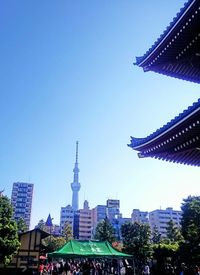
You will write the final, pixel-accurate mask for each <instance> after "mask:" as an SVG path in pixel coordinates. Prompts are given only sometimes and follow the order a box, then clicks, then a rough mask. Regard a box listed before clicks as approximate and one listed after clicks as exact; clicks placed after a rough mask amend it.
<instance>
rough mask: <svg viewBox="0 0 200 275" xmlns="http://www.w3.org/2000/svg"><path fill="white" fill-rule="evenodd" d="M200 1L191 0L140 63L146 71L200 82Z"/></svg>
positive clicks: (137, 63) (141, 58)
mask: <svg viewBox="0 0 200 275" xmlns="http://www.w3.org/2000/svg"><path fill="white" fill-rule="evenodd" d="M199 40H200V2H199V0H189V1H187V2H186V3H185V5H184V7H183V8H182V9H181V10H180V12H179V13H177V15H176V16H175V18H174V19H173V21H172V22H171V23H170V25H169V26H168V27H167V28H166V30H165V31H164V32H163V34H162V35H161V36H160V37H159V38H158V40H157V41H156V42H155V43H154V45H153V46H152V47H151V48H150V49H149V50H148V51H147V52H146V53H145V54H144V55H143V56H141V57H137V58H136V63H135V64H136V65H138V66H140V67H142V68H143V70H144V71H145V72H147V71H154V72H157V73H161V74H164V75H168V76H172V77H175V78H179V79H184V80H188V81H192V82H196V83H200V66H199V62H200V43H199Z"/></svg>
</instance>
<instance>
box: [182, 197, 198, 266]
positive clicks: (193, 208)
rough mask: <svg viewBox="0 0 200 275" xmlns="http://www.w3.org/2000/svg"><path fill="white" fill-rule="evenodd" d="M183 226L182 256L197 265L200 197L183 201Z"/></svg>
mask: <svg viewBox="0 0 200 275" xmlns="http://www.w3.org/2000/svg"><path fill="white" fill-rule="evenodd" d="M181 209H182V211H183V215H182V220H181V225H182V235H183V238H184V240H185V241H184V243H183V244H182V246H181V253H182V256H183V257H184V258H185V260H186V261H189V262H190V263H197V262H198V259H199V258H200V197H199V196H189V197H188V198H186V199H184V200H183V204H182V207H181Z"/></svg>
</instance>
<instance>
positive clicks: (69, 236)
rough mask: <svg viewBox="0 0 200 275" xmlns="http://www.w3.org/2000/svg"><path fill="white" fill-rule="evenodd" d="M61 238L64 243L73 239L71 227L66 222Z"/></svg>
mask: <svg viewBox="0 0 200 275" xmlns="http://www.w3.org/2000/svg"><path fill="white" fill-rule="evenodd" d="M63 236H64V238H65V241H66V242H68V241H69V240H72V239H73V234H72V226H71V224H70V223H68V222H66V223H65V225H64V229H63Z"/></svg>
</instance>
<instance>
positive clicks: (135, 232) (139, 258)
mask: <svg viewBox="0 0 200 275" xmlns="http://www.w3.org/2000/svg"><path fill="white" fill-rule="evenodd" d="M121 234H122V240H123V246H124V251H125V252H126V253H128V254H132V255H134V260H135V264H136V266H137V268H138V269H141V268H142V265H143V264H145V262H146V261H148V259H149V258H150V257H151V255H152V246H151V241H150V236H151V230H150V227H149V225H146V224H140V223H125V224H122V226H121Z"/></svg>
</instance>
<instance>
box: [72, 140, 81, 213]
mask: <svg viewBox="0 0 200 275" xmlns="http://www.w3.org/2000/svg"><path fill="white" fill-rule="evenodd" d="M73 172H74V181H73V182H72V183H71V188H72V208H73V210H74V211H77V210H78V209H79V203H78V201H79V200H78V192H79V190H80V188H81V184H80V183H79V181H78V176H79V168H78V141H77V142H76V161H75V165H74V169H73Z"/></svg>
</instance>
